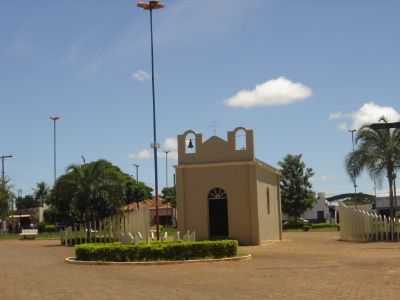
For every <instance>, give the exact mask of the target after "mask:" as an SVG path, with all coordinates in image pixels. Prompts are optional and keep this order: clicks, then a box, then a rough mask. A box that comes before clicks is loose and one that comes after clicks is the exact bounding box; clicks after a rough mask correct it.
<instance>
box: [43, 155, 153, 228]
mask: <svg viewBox="0 0 400 300" xmlns="http://www.w3.org/2000/svg"><path fill="white" fill-rule="evenodd" d="M136 185H137V184H136V182H135V180H134V179H133V178H132V177H131V176H129V175H128V174H126V173H124V172H122V171H121V169H120V168H118V167H117V166H114V165H113V164H111V163H110V162H108V161H106V160H97V161H94V162H91V163H87V164H83V165H71V166H70V167H68V169H67V172H66V173H65V174H64V175H62V176H60V177H59V178H58V179H57V181H56V184H55V186H54V188H53V190H52V192H51V195H50V198H49V204H50V206H51V209H52V214H51V215H52V218H53V219H57V221H58V222H62V223H65V224H70V223H72V222H89V221H93V220H95V219H100V218H104V217H107V216H110V215H113V214H115V213H116V212H117V211H118V210H119V209H120V208H121V206H123V205H125V204H126V203H130V202H133V201H137V200H136V199H140V197H139V196H137V193H136V189H135V187H136ZM140 186H141V187H142V189H145V188H144V187H145V185H144V184H142V183H141V184H140ZM145 190H146V192H149V191H151V189H150V188H148V187H146V189H145ZM145 196H147V194H146V195H145Z"/></svg>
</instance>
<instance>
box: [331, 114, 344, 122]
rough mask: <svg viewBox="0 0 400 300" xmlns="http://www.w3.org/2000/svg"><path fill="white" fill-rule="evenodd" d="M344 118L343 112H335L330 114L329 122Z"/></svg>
mask: <svg viewBox="0 0 400 300" xmlns="http://www.w3.org/2000/svg"><path fill="white" fill-rule="evenodd" d="M342 117H343V113H342V112H334V113H330V114H329V120H337V119H341V118H342Z"/></svg>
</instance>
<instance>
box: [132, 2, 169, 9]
mask: <svg viewBox="0 0 400 300" xmlns="http://www.w3.org/2000/svg"><path fill="white" fill-rule="evenodd" d="M137 6H138V7H140V8H143V9H145V10H154V9H160V8H163V7H164V4H162V3H161V1H149V2H145V1H140V2H139V3H138V4H137Z"/></svg>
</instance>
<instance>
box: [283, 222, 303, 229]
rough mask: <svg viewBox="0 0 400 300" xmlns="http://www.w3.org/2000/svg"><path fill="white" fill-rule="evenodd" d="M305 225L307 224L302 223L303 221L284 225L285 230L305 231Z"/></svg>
mask: <svg viewBox="0 0 400 300" xmlns="http://www.w3.org/2000/svg"><path fill="white" fill-rule="evenodd" d="M305 225H306V224H304V222H301V221H289V222H287V223H285V224H283V230H287V229H303V228H304V226H305Z"/></svg>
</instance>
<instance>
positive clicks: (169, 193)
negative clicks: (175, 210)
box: [161, 187, 176, 207]
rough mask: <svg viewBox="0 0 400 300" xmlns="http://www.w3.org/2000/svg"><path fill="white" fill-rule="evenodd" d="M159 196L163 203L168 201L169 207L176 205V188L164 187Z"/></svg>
mask: <svg viewBox="0 0 400 300" xmlns="http://www.w3.org/2000/svg"><path fill="white" fill-rule="evenodd" d="M161 197H162V198H163V199H164V203H169V204H170V205H171V207H176V189H175V187H165V188H163V189H162V191H161Z"/></svg>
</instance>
